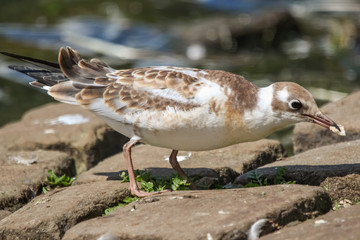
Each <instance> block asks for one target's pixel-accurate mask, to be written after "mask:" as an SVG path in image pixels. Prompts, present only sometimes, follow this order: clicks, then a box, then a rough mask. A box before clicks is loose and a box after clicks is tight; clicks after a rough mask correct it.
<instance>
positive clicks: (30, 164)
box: [0, 150, 75, 211]
mask: <svg viewBox="0 0 360 240" xmlns="http://www.w3.org/2000/svg"><path fill="white" fill-rule="evenodd" d="M0 165H1V167H0V182H1V184H0V209H6V210H10V211H14V210H16V209H18V208H20V207H21V206H22V205H24V204H25V203H26V202H28V201H29V200H30V199H32V198H34V197H35V196H36V195H38V194H39V193H41V191H42V190H41V188H42V186H43V184H44V180H45V179H46V176H47V175H48V172H47V171H48V170H49V169H52V170H53V171H54V172H55V173H56V174H59V175H62V174H67V175H69V176H75V163H74V160H73V159H72V158H71V157H69V156H68V155H67V154H65V153H61V152H57V151H42V150H37V151H23V152H1V154H0Z"/></svg>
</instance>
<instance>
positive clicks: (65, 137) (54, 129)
mask: <svg viewBox="0 0 360 240" xmlns="http://www.w3.org/2000/svg"><path fill="white" fill-rule="evenodd" d="M126 141H127V140H126V138H125V137H123V136H122V135H120V134H119V133H116V132H115V131H113V130H111V129H110V128H109V127H107V125H106V124H105V123H104V122H103V121H102V120H101V119H100V118H98V117H96V116H95V115H94V114H92V113H90V112H89V111H87V110H85V109H83V108H81V107H79V106H74V105H69V104H62V103H51V104H48V105H45V106H42V107H39V108H36V109H34V110H31V111H29V112H27V113H26V114H24V116H23V117H22V119H21V121H19V122H15V123H11V124H8V125H6V126H4V127H3V128H1V129H0V142H1V146H0V150H1V149H3V150H9V151H20V150H30V151H32V150H38V149H45V150H58V151H64V152H67V153H69V154H70V155H71V156H72V157H73V158H74V159H75V162H76V168H77V170H78V172H83V171H84V170H86V169H88V168H90V167H92V166H94V165H95V164H96V163H97V162H98V161H100V160H102V159H103V158H105V157H108V156H110V155H112V154H114V153H116V152H120V151H121V150H122V145H123V144H124V143H125V142H126Z"/></svg>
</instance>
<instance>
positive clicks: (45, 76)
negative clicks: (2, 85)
mask: <svg viewBox="0 0 360 240" xmlns="http://www.w3.org/2000/svg"><path fill="white" fill-rule="evenodd" d="M9 68H10V69H12V70H15V71H17V72H21V73H23V74H26V75H28V76H30V77H32V78H34V79H36V81H33V82H31V83H30V85H32V86H34V87H38V88H44V86H47V87H51V86H54V85H56V84H58V83H60V82H64V81H68V80H69V79H68V78H66V77H65V75H64V74H62V73H61V72H60V71H58V72H52V71H50V70H47V69H37V68H32V67H27V66H9ZM44 89H46V88H44Z"/></svg>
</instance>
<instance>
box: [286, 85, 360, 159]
mask: <svg viewBox="0 0 360 240" xmlns="http://www.w3.org/2000/svg"><path fill="white" fill-rule="evenodd" d="M320 109H321V111H322V112H323V113H325V114H327V115H328V116H329V117H330V118H331V119H333V120H334V121H335V122H336V123H338V124H341V125H343V126H344V127H345V130H346V136H345V137H344V136H339V135H337V134H334V133H332V132H330V131H329V130H328V129H325V128H323V127H320V126H318V125H315V124H312V123H298V124H296V125H295V128H294V134H293V144H294V152H295V153H300V152H303V151H306V150H309V149H312V148H316V147H320V146H324V145H329V144H332V143H337V142H345V141H350V140H354V139H359V137H360V91H359V92H355V93H353V94H351V95H349V96H347V97H345V98H343V99H341V100H339V101H336V102H333V103H329V104H326V105H324V106H323V107H321V108H320Z"/></svg>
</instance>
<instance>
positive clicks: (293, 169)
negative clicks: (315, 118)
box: [234, 140, 360, 185]
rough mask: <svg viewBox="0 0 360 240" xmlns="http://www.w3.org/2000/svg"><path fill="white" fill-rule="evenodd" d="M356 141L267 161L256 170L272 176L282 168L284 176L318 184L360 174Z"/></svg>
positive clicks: (358, 142)
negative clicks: (335, 178)
mask: <svg viewBox="0 0 360 240" xmlns="http://www.w3.org/2000/svg"><path fill="white" fill-rule="evenodd" d="M359 156H360V140H355V141H349V142H342V143H337V144H333V145H327V146H323V147H319V148H315V149H311V150H308V151H306V152H303V153H299V154H296V155H294V156H291V157H289V158H285V159H283V160H282V161H276V162H274V163H270V164H267V165H265V166H263V167H261V168H259V169H257V170H256V171H257V172H258V173H262V174H263V175H264V177H266V178H268V179H273V178H274V176H275V175H276V171H277V169H278V167H285V168H286V172H285V175H284V177H285V178H286V179H287V180H291V181H293V180H295V181H296V182H297V183H300V184H310V185H320V183H321V182H323V181H324V180H325V179H326V178H327V177H340V176H346V175H348V174H360V158H359ZM249 180H250V179H249V173H246V174H243V175H241V176H239V177H237V178H236V180H235V182H234V183H235V184H246V183H247V182H248V181H249Z"/></svg>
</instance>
